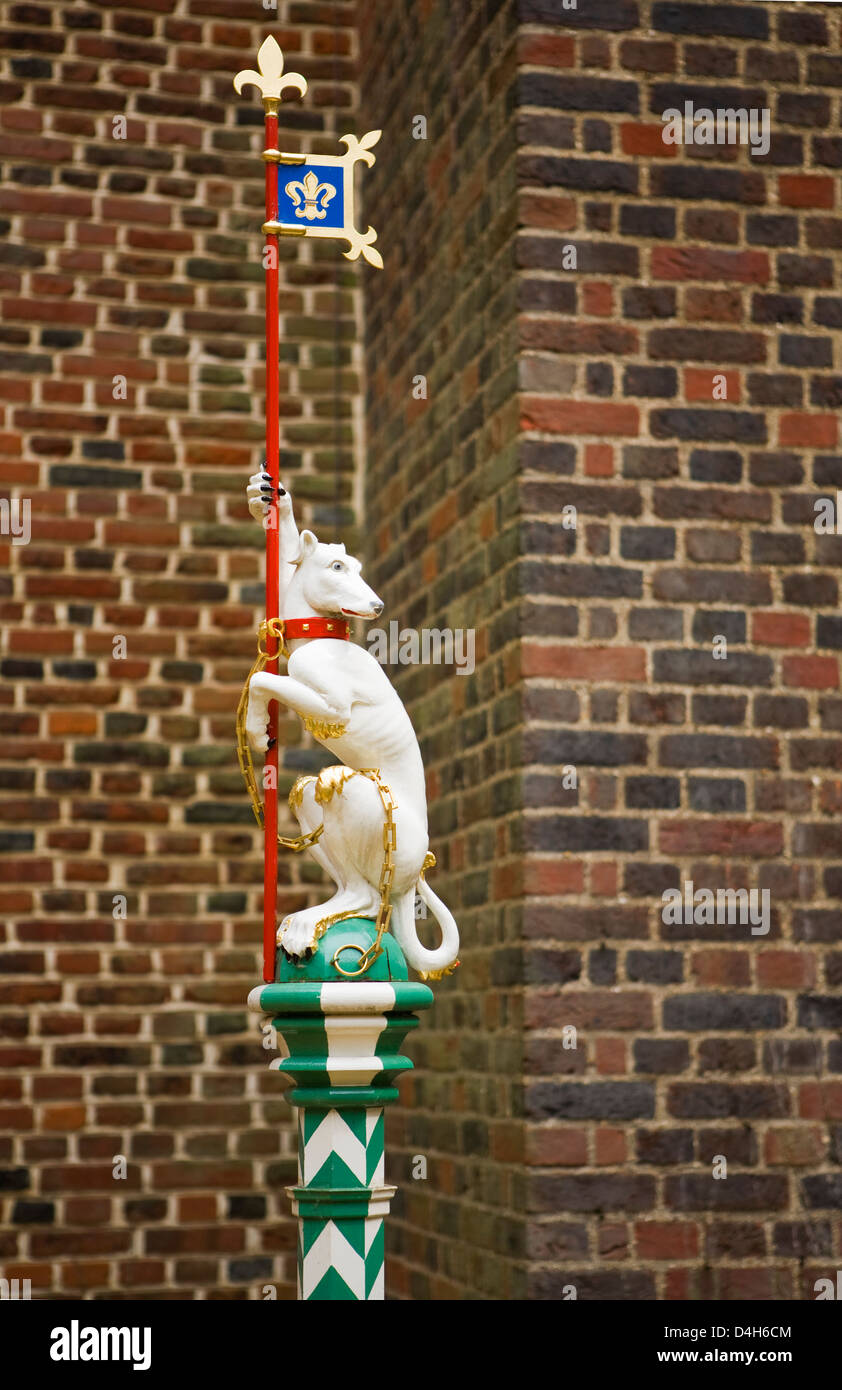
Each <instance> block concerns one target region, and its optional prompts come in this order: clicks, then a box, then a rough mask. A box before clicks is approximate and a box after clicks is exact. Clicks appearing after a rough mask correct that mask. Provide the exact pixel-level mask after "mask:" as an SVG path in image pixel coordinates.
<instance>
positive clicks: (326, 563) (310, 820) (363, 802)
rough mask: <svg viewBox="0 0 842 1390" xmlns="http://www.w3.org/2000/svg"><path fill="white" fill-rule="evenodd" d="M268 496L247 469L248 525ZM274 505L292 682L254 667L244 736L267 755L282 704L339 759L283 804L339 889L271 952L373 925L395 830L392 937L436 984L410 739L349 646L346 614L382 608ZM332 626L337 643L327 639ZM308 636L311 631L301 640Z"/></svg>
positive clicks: (441, 960) (432, 898)
mask: <svg viewBox="0 0 842 1390" xmlns="http://www.w3.org/2000/svg"><path fill="white" fill-rule="evenodd" d="M271 495H272V489H271V482H270V478H269V475H268V473H265V472H264V473H255V474H254V475H253V476H252V477H251V478H250V479H249V484H248V489H247V496H248V505H249V511H250V512H251V514H252V516H253V517H254V518H255V519H256V520H258V521H261V522H263V519H264V517H265V515H266V513H267V512H268V509H269V500H270V498H271ZM277 504H278V526H279V542H280V556H281V566H280V569H281V577H280V603H279V610H278V611H279V612H280V613H281V615H282V617H283V619H284V622H285V623H286V624H288V631H287V633H286V643H287V648H288V650H289V652H290V656H289V661H288V665H287V672H288V674H287V675H285V676H275V675H271V674H270V673H268V672H266V671H260V672H258V673H257V674H256V675H253V676H252V678H251V681H250V684H249V700H248V711H247V714H246V732H247V735H248V738H249V741H250V743H251V745H252V747H253V748H254V749H255V751H257V752H265V750H266V748H267V747H268V735H267V732H266V724H267V719H268V711H269V702H270V701H271V700H278V701H279V702H280V703H281V704H283V705H286V706H287V707H288V708H289V709H292V710H295V712H296V714H298V715H300V717H301V718H302V720H303V721H304V724H305V727H306V728H307V729H309V730H310V732H311V733H312V734H313V735H314V737H315V738H316V739H317V740H318V742H319V743H321V744H323V745H324V747H325V748H328V749H330V751H331V753H334V754H335V755H336V757H337V758H338V759H339V760H340V763H339V765H338V766H336V767H328V768H324V769H323V770H322V771H321V772H320V773H319V775H318V777H313V776H310V777H299V779H298V781H297V782H296V783H295V786H294V787H293V789H292V791H291V792H290V797H289V803H290V808H291V809H292V811H293V813H294V814H295V816H296V818H297V820H298V823H299V825H300V827H301V830H302V835H303V838H304V839H305V840H306V842H307V844H308V846H309V847H310V849H311V850H312V854H313V857H314V859H316V861H317V862H318V863H319V864H321V866H322V868H323V869H325V870H326V871H327V873H329V874H330V876H331V878H332V879H333V881H334V883H335V884H336V893H335V894H334V896H333V897H332V898H331V899H330V901H329V902H326V903H322V904H321V905H320V906H318V907H309V908H305V909H304V910H303V911H302V912H293V913H291V914H290V915H289V916H287V917H285V918H284V919H283V921H282V922H281V924H280V926H279V928H278V935H277V940H278V944H279V945H280V946H281V948H282V949H283V950H284V952H285V953H286V954H287V956H289V957H301V958H304V959H307V958H308V957H309V955H310V954H311V952H312V950H313V947H314V946H315V943H316V941H317V940H318V938H319V937H320V936H321V935H322V934H323V932H324V931H326V930H327V928H328V927H329V926H331V925H332V924H333V923H334V922H337V921H341V920H343V918H348V917H352V916H353V917H371V918H377V916H378V912H379V909H380V905H381V899H382V894H381V883H382V881H383V875H384V847H385V845H386V839H387V836H386V833H385V832H387V831H388V830H389V829H390V828H391V827H390V825H389V822H391V823H392V826H393V827H394V829H393V831H392V836H393V839H394V842H395V844H394V850H393V853H392V854H391V855H390V856H389V859H390V860H391V865H392V868H393V875H391V876H390V877H391V905H392V917H391V927H392V931H393V933H394V936H395V937H396V939H397V941H398V943H399V945H400V947H401V949H402V951H403V953H404V956H405V958H406V960H407V962H408V964H409V965H411V966H412V967H413V969H414V970H417V971H418V972H419V973H420V974H421V975H422V976H424V977H432V978H439V977H441V975H443V974H445V973H449V971H450V970H451V969H452V968H454V967H455V965H456V964H457V963H458V962H457V953H458V951H459V933H458V930H457V927H456V922H455V921H454V918H453V915H452V914H451V912H450V911H449V910H448V908H447V907H445V905H444V903H443V902H442V901H441V899H440V898H438V897H437V896H436V894H435V893H434V892H433V891H432V889H431V888H430V887H429V885H428V884H427V882H426V881H425V879H424V870H425V868H427V867H429V866H430V865H431V864H433V863H435V859H434V858H433V856H432V855H429V854H428V848H429V841H428V836H427V796H426V789H425V784H424V767H423V764H422V762H421V753H420V751H419V748H418V740H417V738H416V737H415V730H414V729H413V727H412V724H411V722H410V719H409V715H408V714H407V712H406V710H405V709H404V706H403V703H402V702H401V700H400V699H399V697H398V695H397V693H396V692H395V690H394V689H393V688H392V685H391V682H390V681H389V679H388V677H387V676H386V674H385V673H384V671H383V669H382V668H381V666H380V664H379V662H378V661H376V659H375V658H374V657H373V656H372V655H371V653H370V652H368V651H366V650H365V649H364V648H363V647H360V646H357V645H356V644H355V643H353V642H350V641H348V640H346V638H347V632H348V629H347V619H348V618H350V617H355V618H368V619H371V618H377V617H379V616H380V614H381V613H382V611H383V604H382V603H381V601H380V599H379V598H378V597H377V595H376V594H375V593H374V591H373V590H372V589H370V588H369V587H368V585H367V584H366V583H365V581H364V580H363V578H362V574H361V570H362V566H361V564H360V562H359V560H355V559H353V558H352V557H351V556H350V555H346V553H345V547H344V545H323V544H322V543H321V542H320V541H318V540H317V539H316V537H315V536H314V535H313V532H312V531H302V532H301V534H300V535H299V532H298V527H297V526H296V524H295V519H294V517H293V513H292V500H291V498H290V496H289V493H288V492H286V490H285V489H284V488H280V489H279V494H278V497H277ZM310 624H312V625H310ZM334 628H336V629H338V630H339V632H340V636H337V637H334V636H331V635H330V632H332V631H333V630H334ZM308 632H309V633H310V634H311V635H309V636H308V635H305V634H306V633H308ZM293 634H297V635H293ZM392 808H393V809H392ZM384 817H385V820H384ZM320 827H323V828H322V829H320ZM416 892H417V893H418V895H419V897H420V898H421V900H422V901H423V902H424V903H425V904H426V905H427V907H428V908H429V909H430V911H431V912H432V915H433V917H434V918H435V920H436V921H437V923H438V925H439V928H440V931H441V943H440V944H439V945H438V946H437V947H436V948H435V949H433V950H430V949H428V948H427V947H426V946H424V945H423V944H422V942H421V941H419V939H418V934H417V931H416V928H415V895H416Z"/></svg>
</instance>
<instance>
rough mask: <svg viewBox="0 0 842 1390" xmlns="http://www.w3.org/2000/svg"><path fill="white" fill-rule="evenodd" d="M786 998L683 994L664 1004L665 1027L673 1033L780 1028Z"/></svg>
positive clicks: (767, 995) (782, 1022)
mask: <svg viewBox="0 0 842 1390" xmlns="http://www.w3.org/2000/svg"><path fill="white" fill-rule="evenodd" d="M785 1023H786V1005H785V1003H784V1001H783V999H780V998H778V997H777V996H776V995H771V994H681V995H675V996H673V998H671V999H666V1000H665V1001H664V1027H665V1028H667V1029H669V1030H670V1031H672V1032H686V1031H690V1032H699V1031H704V1032H709V1031H711V1030H713V1029H716V1028H723V1029H727V1030H730V1031H734V1032H736V1031H740V1030H742V1029H754V1028H781V1027H783V1025H784V1024H785Z"/></svg>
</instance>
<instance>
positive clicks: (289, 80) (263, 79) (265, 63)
mask: <svg viewBox="0 0 842 1390" xmlns="http://www.w3.org/2000/svg"><path fill="white" fill-rule="evenodd" d="M257 66H258V67H259V68H260V71H259V72H255V71H254V68H243V70H242V72H238V73H237V76H236V77H235V78H234V91H235V92H237V93H238V94H240V93H242V90H243V88H244V87H247V86H249V85H251V86H252V87H257V89H258V91H259V92H260V95H261V96H262V97H263V100H264V102H265V101H267V100H269V101H280V100H281V96H282V93H283V92H284V91H285V89H286V88H287V87H294V88H295V90H296V91H297V92H298V95H299V96H302V97H303V96H304V94H305V93H306V91H307V79H306V77H302V76H301V73H300V72H287V73H285V72H284V55H283V53H282V51H281V46H280V44H279V43H278V40H277V39H275V38H273V37H272V35H271V34H270V35H269V37H268V39H264V40H263V43H262V44H261V45H260V48H259V49H258V50H257Z"/></svg>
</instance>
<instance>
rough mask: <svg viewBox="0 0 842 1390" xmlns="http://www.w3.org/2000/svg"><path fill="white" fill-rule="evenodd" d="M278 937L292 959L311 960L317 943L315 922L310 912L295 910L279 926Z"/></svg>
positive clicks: (283, 949)
mask: <svg viewBox="0 0 842 1390" xmlns="http://www.w3.org/2000/svg"><path fill="white" fill-rule="evenodd" d="M276 939H277V942H278V945H279V946H280V948H281V950H282V951H283V952H284V954H285V955H286V956H288V957H289V959H290V960H297V961H299V963H301V962H303V961H306V960H309V959H310V957H311V956H312V954H313V950H314V948H315V945H316V930H315V923H314V922H313V921H312V920H311V919H310V914H308V913H307V912H306V911H305V912H295V913H293V914H292V916H291V917H285V918H284V920H283V921H282V922H281V925H280V926H279V927H278V934H277V938H276Z"/></svg>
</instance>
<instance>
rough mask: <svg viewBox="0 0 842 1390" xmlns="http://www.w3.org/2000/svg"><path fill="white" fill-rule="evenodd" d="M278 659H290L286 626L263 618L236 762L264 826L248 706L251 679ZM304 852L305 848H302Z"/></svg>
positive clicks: (243, 702) (242, 707)
mask: <svg viewBox="0 0 842 1390" xmlns="http://www.w3.org/2000/svg"><path fill="white" fill-rule="evenodd" d="M270 636H271V637H274V638H275V640H276V642H277V643H278V651H277V653H275V654H274V655H273V654H272V653H270V652H267V650H266V646H265V643H266V639H267V638H268V637H270ZM275 656H286V657H288V656H289V648H288V647H287V644H286V640H285V638H284V623H283V619H282V618H264V620H263V622H262V623H261V624H260V627H259V628H258V629H257V657H256V659H255V662H254V665H253V666H252V668H251V670H250V671H249V673H248V675H247V676H246V683H245V685H244V686H243V692H242V694H241V696H240V703H239V704H238V705H237V758H238V759H239V763H240V771H241V772H242V774H243V781H244V782H245V784H246V789H247V791H248V794H249V796H250V797H251V808H252V810H253V811H254V816H255V820H256V821H257V824H258V825H262V824H263V802H262V800H261V797H260V789H259V787H258V785H257V777H256V775H255V771H254V760H253V759H252V756H251V746H250V744H249V741H248V734H247V733H246V713H247V711H248V704H249V685H250V683H251V678H252V676H256V675H257V673H258V671H262V670H263V669H264V668H265V666H266V663H267V662H268V661H273V660H274V659H275ZM301 848H302V849H303V848H304V846H303V845H302V846H301Z"/></svg>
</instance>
